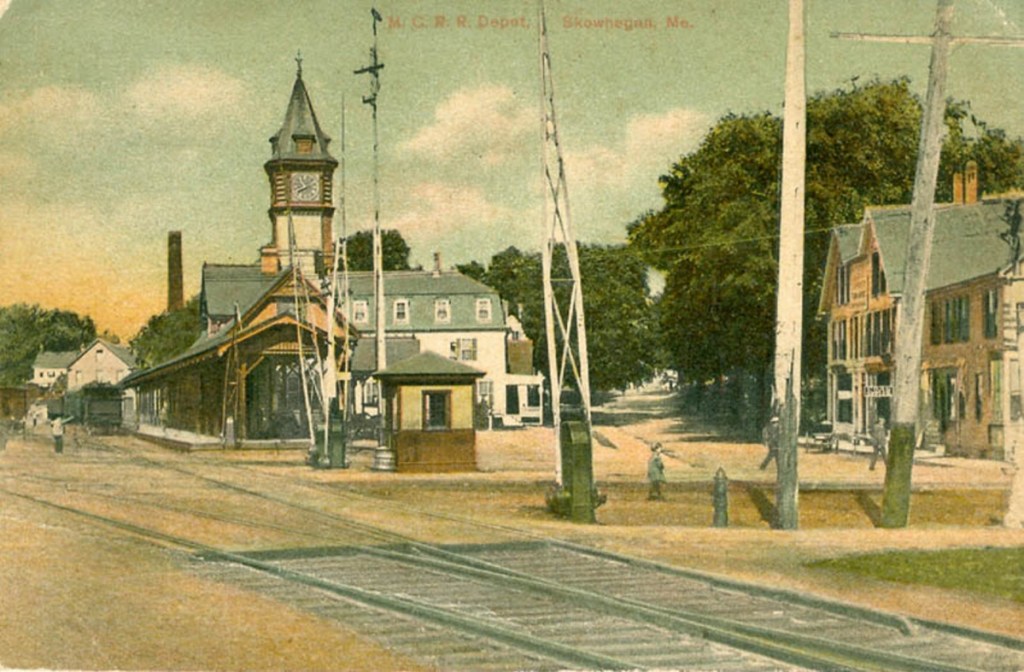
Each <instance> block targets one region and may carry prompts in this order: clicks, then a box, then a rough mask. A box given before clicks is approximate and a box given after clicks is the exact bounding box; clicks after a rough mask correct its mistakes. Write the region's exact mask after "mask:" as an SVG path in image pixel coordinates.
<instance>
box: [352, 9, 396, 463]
mask: <svg viewBox="0 0 1024 672" xmlns="http://www.w3.org/2000/svg"><path fill="white" fill-rule="evenodd" d="M370 14H371V15H372V16H373V46H372V47H370V65H368V66H366V67H365V68H360V69H358V70H356V71H355V74H357V75H361V74H368V75H370V95H368V96H364V97H363V103H365V104H366V105H369V106H370V107H371V108H372V109H373V295H374V327H375V329H374V336H375V337H376V338H375V344H376V351H377V352H376V355H377V361H376V370H377V371H383V370H384V369H385V368H386V367H387V348H386V342H387V341H386V339H385V327H386V326H387V313H386V312H385V310H384V253H383V243H382V241H381V231H380V152H379V142H378V135H377V94H378V93H380V71H381V70H383V69H384V64H383V63H381V62H380V60H379V59H378V56H377V24H378V23H380V22H381V21H383V20H384V19H383V17H381V15H380V13H379V12H378V11H377V10H376V9H371V10H370ZM378 385H379V383H378ZM378 389H379V388H378ZM385 408H386V404H385V400H384V395H383V394H382V393H379V394H378V395H377V417H378V419H379V425H378V428H377V432H378V436H377V450H376V452H375V453H374V455H373V469H375V470H378V471H394V469H395V457H394V455H392V453H391V449H390V448H389V447H388V445H387V427H386V419H385V417H384V410H385Z"/></svg>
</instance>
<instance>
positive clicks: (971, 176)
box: [964, 161, 978, 205]
mask: <svg viewBox="0 0 1024 672" xmlns="http://www.w3.org/2000/svg"><path fill="white" fill-rule="evenodd" d="M965 173H966V174H965V175H964V203H966V204H967V205H971V204H972V203H977V202H978V162H977V161H968V162H967V169H966V171H965Z"/></svg>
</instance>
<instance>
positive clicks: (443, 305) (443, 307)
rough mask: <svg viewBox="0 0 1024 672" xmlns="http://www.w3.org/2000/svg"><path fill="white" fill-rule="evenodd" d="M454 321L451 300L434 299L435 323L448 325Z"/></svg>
mask: <svg viewBox="0 0 1024 672" xmlns="http://www.w3.org/2000/svg"><path fill="white" fill-rule="evenodd" d="M451 321H452V302H451V299H434V322H437V323H439V324H448V323H449V322H451Z"/></svg>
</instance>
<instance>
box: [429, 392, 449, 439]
mask: <svg viewBox="0 0 1024 672" xmlns="http://www.w3.org/2000/svg"><path fill="white" fill-rule="evenodd" d="M450 409H451V392H449V391H447V390H445V391H443V392H424V393H423V429H425V430H432V429H433V430H437V429H450V428H451V412H450Z"/></svg>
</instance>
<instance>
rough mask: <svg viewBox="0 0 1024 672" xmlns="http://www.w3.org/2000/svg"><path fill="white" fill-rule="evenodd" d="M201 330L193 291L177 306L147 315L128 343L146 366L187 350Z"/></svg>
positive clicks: (142, 364)
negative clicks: (173, 308)
mask: <svg viewBox="0 0 1024 672" xmlns="http://www.w3.org/2000/svg"><path fill="white" fill-rule="evenodd" d="M201 331H202V325H201V324H200V322H199V295H198V294H197V295H196V296H193V297H192V298H191V299H189V300H188V302H187V303H186V304H185V305H184V306H183V307H182V308H179V309H178V310H173V311H170V312H167V313H161V314H159V315H154V316H152V317H150V318H149V321H148V322H146V326H144V327H142V329H140V330H139V333H137V334H135V336H133V337H132V339H131V341H130V342H129V344H130V346H131V349H132V353H133V354H134V355H135V357H136V359H137V360H138V362H139V366H140V367H142V368H149V367H151V366H155V365H157V364H160V363H161V362H165V361H167V360H168V359H170V358H172V357H174V356H176V355H180V354H181V353H183V352H185V351H186V350H188V348H189V346H190V345H192V344H193V343H195V341H196V339H197V338H199V334H200V333H201Z"/></svg>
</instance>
